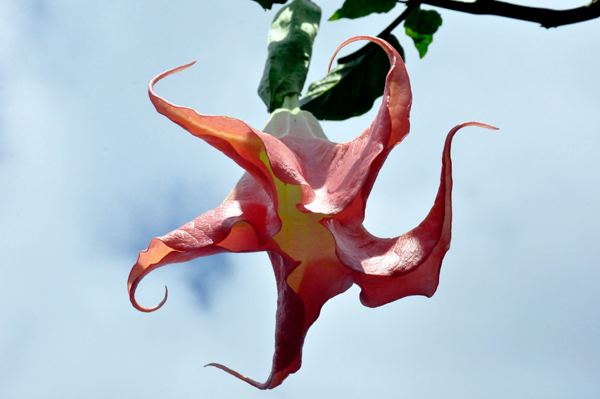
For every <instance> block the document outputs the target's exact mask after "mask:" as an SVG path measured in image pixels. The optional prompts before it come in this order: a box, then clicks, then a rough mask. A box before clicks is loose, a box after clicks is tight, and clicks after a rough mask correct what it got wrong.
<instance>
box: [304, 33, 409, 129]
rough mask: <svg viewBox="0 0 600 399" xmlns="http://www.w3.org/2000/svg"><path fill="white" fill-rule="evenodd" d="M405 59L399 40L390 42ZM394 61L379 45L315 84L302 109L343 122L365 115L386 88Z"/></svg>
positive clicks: (390, 40)
mask: <svg viewBox="0 0 600 399" xmlns="http://www.w3.org/2000/svg"><path fill="white" fill-rule="evenodd" d="M386 40H387V41H388V42H389V43H390V44H391V45H392V46H394V48H395V49H396V50H398V52H399V53H400V56H401V57H402V58H404V51H403V49H402V46H400V43H398V39H396V37H394V36H393V35H389V36H388V37H387V39H386ZM389 69H390V60H389V58H388V56H387V54H386V52H385V51H384V50H383V49H382V48H381V47H379V46H377V45H375V46H373V47H372V48H371V49H370V50H369V51H368V52H366V53H365V54H363V55H361V56H360V57H358V58H356V59H353V60H352V61H349V62H347V63H344V64H339V65H338V66H337V67H336V68H335V69H333V70H332V71H331V72H329V73H328V74H327V76H325V78H323V79H321V80H319V81H316V82H314V83H312V84H311V85H310V86H309V88H308V93H306V95H305V96H304V97H303V98H302V99H301V100H300V108H302V109H303V110H305V111H310V112H312V114H313V115H314V116H315V117H316V118H317V119H320V120H335V121H340V120H344V119H348V118H351V117H353V116H358V115H362V114H364V113H365V112H367V111H369V110H370V109H371V108H372V107H373V102H374V101H375V100H376V99H377V98H379V97H381V95H382V94H383V90H384V88H385V77H386V76H387V73H388V71H389Z"/></svg>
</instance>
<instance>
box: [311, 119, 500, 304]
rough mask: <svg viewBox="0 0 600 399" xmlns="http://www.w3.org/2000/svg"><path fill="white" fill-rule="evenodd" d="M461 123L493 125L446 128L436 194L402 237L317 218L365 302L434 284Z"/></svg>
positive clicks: (445, 240)
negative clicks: (421, 217)
mask: <svg viewBox="0 0 600 399" xmlns="http://www.w3.org/2000/svg"><path fill="white" fill-rule="evenodd" d="M466 126H479V127H485V128H488V129H496V128H494V127H491V126H488V125H484V124H481V123H477V122H469V123H464V124H462V125H459V126H456V127H455V128H454V129H452V130H451V131H450V133H448V136H447V138H446V143H445V146H444V152H443V157H442V176H441V179H440V180H441V181H440V187H439V190H438V193H437V197H436V199H435V202H434V205H433V207H432V208H431V211H430V212H429V214H428V215H427V217H426V218H425V219H424V220H423V222H421V224H420V225H419V226H417V227H416V228H415V229H413V230H411V231H409V232H408V233H406V234H404V235H403V236H401V237H397V238H393V239H382V238H377V237H375V236H373V235H371V234H369V233H368V232H367V231H366V230H365V229H364V227H362V226H358V227H357V226H353V225H345V224H344V223H343V222H342V221H339V220H336V218H335V217H334V218H330V219H325V220H323V221H322V224H323V225H324V226H325V227H326V228H327V229H328V230H329V231H330V232H331V234H332V235H333V237H334V239H335V241H336V254H337V256H338V258H339V259H340V261H341V262H342V263H343V264H344V265H345V266H346V267H348V268H349V269H352V270H354V271H355V272H356V274H355V278H356V283H357V284H358V285H360V287H361V288H362V292H361V296H360V298H361V302H362V303H363V304H364V305H366V306H370V307H376V306H381V305H384V304H386V303H389V302H392V301H395V300H397V299H400V298H403V297H405V296H409V295H425V296H428V297H430V296H432V295H433V294H434V292H435V290H436V289H437V285H438V279H439V272H440V267H441V264H442V259H443V258H444V255H445V254H446V252H447V251H448V249H449V248H450V236H451V229H452V160H451V158H450V149H451V143H452V138H453V137H454V134H455V133H456V132H457V131H458V130H459V129H460V128H463V127H466Z"/></svg>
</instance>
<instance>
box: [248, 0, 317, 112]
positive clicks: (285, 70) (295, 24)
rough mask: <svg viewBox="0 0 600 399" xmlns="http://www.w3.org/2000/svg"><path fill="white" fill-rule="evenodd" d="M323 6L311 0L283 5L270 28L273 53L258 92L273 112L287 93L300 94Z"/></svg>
mask: <svg viewBox="0 0 600 399" xmlns="http://www.w3.org/2000/svg"><path fill="white" fill-rule="evenodd" d="M320 20H321V9H320V8H319V6H317V5H316V4H315V3H313V2H312V1H310V0H294V1H293V2H292V3H290V4H289V5H287V6H285V7H283V8H282V9H281V10H279V12H278V13H277V15H276V16H275V19H274V20H273V24H272V25H271V29H270V30H269V41H268V44H269V56H268V58H267V62H266V64H265V71H264V73H263V77H262V79H261V82H260V85H259V86H258V94H259V96H260V98H262V100H263V101H264V102H265V104H266V105H267V108H268V110H269V112H273V110H275V109H277V108H281V106H282V104H283V99H284V98H285V97H286V96H291V95H298V96H299V95H300V93H302V88H303V87H304V82H305V81H306V74H307V73H308V66H309V64H310V56H311V54H312V45H313V42H314V40H315V36H316V35H317V31H318V30H319V22H320Z"/></svg>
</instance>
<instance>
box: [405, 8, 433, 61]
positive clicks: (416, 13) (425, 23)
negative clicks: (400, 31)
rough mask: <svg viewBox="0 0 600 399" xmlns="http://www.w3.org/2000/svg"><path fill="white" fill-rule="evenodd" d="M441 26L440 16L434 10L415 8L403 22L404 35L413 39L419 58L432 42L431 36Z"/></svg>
mask: <svg viewBox="0 0 600 399" xmlns="http://www.w3.org/2000/svg"><path fill="white" fill-rule="evenodd" d="M441 25H442V16H441V15H440V14H439V13H438V12H437V11H434V10H421V9H420V8H415V9H414V10H413V11H412V12H411V13H410V14H409V15H408V17H406V21H404V29H405V30H406V34H407V35H408V36H410V37H411V38H412V39H413V42H414V43H415V47H416V48H417V50H419V56H420V57H421V58H423V57H424V56H425V54H426V53H427V47H428V46H429V45H430V44H431V42H432V41H433V34H434V33H435V32H436V31H437V30H438V28H439V27H440V26H441Z"/></svg>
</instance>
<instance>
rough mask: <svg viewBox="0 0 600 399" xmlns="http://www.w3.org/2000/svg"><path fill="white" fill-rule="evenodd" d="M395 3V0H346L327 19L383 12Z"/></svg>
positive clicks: (352, 17) (350, 17) (335, 19)
mask: <svg viewBox="0 0 600 399" xmlns="http://www.w3.org/2000/svg"><path fill="white" fill-rule="evenodd" d="M396 3H397V1H396V0H346V1H344V4H343V5H342V8H340V9H339V10H337V11H336V12H335V13H334V14H333V15H332V16H331V18H329V20H330V21H337V20H338V19H340V18H349V19H355V18H360V17H364V16H366V15H369V14H372V13H374V12H377V13H385V12H388V11H390V10H391V9H392V8H394V6H395V5H396Z"/></svg>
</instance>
